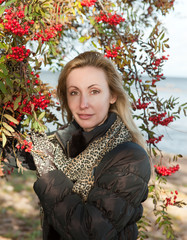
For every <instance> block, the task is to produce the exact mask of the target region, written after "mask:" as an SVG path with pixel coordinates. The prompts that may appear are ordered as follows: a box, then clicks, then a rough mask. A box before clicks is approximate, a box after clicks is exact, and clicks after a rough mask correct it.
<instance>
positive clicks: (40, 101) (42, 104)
mask: <svg viewBox="0 0 187 240" xmlns="http://www.w3.org/2000/svg"><path fill="white" fill-rule="evenodd" d="M31 99H32V100H29V101H28V100H27V99H24V100H23V102H22V104H23V105H24V106H23V108H22V112H24V113H27V114H29V115H31V114H32V106H33V107H34V110H35V111H36V110H38V109H39V108H41V109H43V110H44V109H45V108H47V107H48V104H49V103H50V100H48V99H46V97H45V96H41V95H40V97H39V98H36V97H35V96H32V97H31Z"/></svg>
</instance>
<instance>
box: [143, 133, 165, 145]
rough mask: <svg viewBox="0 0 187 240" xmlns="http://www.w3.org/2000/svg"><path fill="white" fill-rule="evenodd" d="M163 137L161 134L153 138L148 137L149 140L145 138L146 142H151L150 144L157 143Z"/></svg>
mask: <svg viewBox="0 0 187 240" xmlns="http://www.w3.org/2000/svg"><path fill="white" fill-rule="evenodd" d="M163 137H164V135H161V136H159V137H157V138H156V137H154V138H149V140H147V141H146V142H147V143H151V144H154V143H158V142H160V141H161V140H162V138H163Z"/></svg>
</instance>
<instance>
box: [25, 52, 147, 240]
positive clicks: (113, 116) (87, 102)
mask: <svg viewBox="0 0 187 240" xmlns="http://www.w3.org/2000/svg"><path fill="white" fill-rule="evenodd" d="M57 94H58V98H59V100H60V104H61V108H62V117H63V119H67V121H68V124H67V125H66V126H64V127H63V128H62V129H59V130H58V131H57V132H56V133H55V134H54V135H53V136H50V137H47V136H46V135H45V134H36V133H33V134H32V136H31V139H32V142H33V151H32V156H33V159H34V162H35V166H36V169H37V172H38V174H39V176H40V177H39V178H38V180H37V181H36V182H35V183H34V190H35V192H36V194H37V196H38V197H39V199H40V203H41V206H42V208H43V212H44V219H43V239H51V240H52V239H55V240H58V239H63V240H66V239H68V240H73V239H75V240H85V239H93V240H100V239H102V240H114V239H116V240H117V239H120V240H125V239H128V240H134V239H137V235H138V230H137V226H136V222H137V221H138V220H139V219H140V218H141V216H142V212H143V208H142V205H141V203H142V202H143V201H144V200H145V199H146V198H147V194H148V181H149V178H150V164H149V158H148V155H147V153H146V151H145V150H144V140H143V138H142V136H141V134H140V132H139V131H138V128H137V127H136V125H135V124H134V122H133V119H132V115H131V108H130V103H129V100H128V96H127V94H126V93H125V91H124V89H123V85H122V79H121V77H120V75H119V74H118V72H117V70H116V69H115V67H114V66H113V64H112V62H111V61H109V60H108V59H106V58H105V57H104V56H103V55H102V54H100V53H98V52H85V53H82V54H80V55H78V56H77V57H75V58H74V59H73V60H72V61H70V62H69V63H67V65H66V66H65V67H64V69H63V71H62V72H61V74H60V76H59V82H58V87H57ZM26 161H28V159H27V160H26Z"/></svg>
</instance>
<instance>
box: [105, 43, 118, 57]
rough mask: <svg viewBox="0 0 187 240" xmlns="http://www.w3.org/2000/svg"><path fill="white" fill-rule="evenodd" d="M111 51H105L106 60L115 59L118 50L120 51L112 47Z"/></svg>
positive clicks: (116, 47)
mask: <svg viewBox="0 0 187 240" xmlns="http://www.w3.org/2000/svg"><path fill="white" fill-rule="evenodd" d="M112 47H113V48H112V49H107V50H106V54H105V55H104V56H105V57H107V58H115V57H117V55H118V50H120V49H122V47H120V46H114V45H113V46H112Z"/></svg>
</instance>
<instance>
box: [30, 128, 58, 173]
mask: <svg viewBox="0 0 187 240" xmlns="http://www.w3.org/2000/svg"><path fill="white" fill-rule="evenodd" d="M30 140H31V141H32V143H33V148H32V151H31V154H32V156H33V158H34V163H35V166H36V170H37V172H38V174H39V176H42V175H43V174H45V173H48V172H49V171H52V170H55V169H57V168H56V167H55V164H54V163H53V159H54V151H55V147H54V145H53V143H52V142H50V141H49V139H48V137H47V135H46V134H45V133H35V132H31V134H30Z"/></svg>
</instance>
